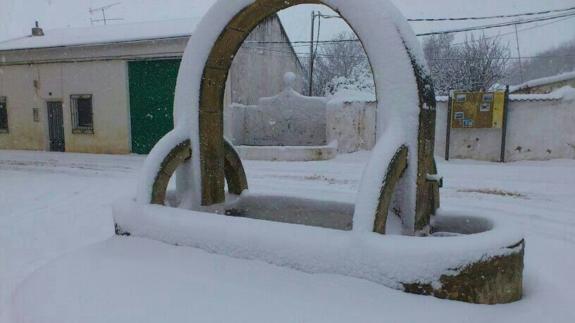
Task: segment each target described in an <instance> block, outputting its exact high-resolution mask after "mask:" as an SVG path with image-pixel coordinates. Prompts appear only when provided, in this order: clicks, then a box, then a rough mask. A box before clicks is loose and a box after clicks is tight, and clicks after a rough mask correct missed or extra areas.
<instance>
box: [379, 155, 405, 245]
mask: <svg viewBox="0 0 575 323" xmlns="http://www.w3.org/2000/svg"><path fill="white" fill-rule="evenodd" d="M407 155H408V149H407V147H406V146H401V147H400V148H399V149H398V150H397V151H396V153H395V155H394V156H393V159H392V160H391V163H390V164H389V167H388V168H387V173H386V174H385V180H384V183H383V186H382V187H381V192H380V195H379V204H378V206H377V213H376V214H375V222H374V224H373V231H374V232H377V233H380V234H385V227H386V224H387V215H388V212H389V207H390V205H391V202H392V198H393V193H394V192H395V189H396V187H397V183H398V182H399V180H400V179H401V177H402V176H403V173H405V170H406V169H407Z"/></svg>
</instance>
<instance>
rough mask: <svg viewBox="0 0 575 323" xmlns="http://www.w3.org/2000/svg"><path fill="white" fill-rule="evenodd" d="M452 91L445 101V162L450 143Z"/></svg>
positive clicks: (447, 157)
mask: <svg viewBox="0 0 575 323" xmlns="http://www.w3.org/2000/svg"><path fill="white" fill-rule="evenodd" d="M452 100H453V91H449V100H448V101H447V102H448V103H447V130H446V132H445V134H446V135H445V160H446V161H448V160H449V147H450V143H451V118H452V116H451V114H452V113H453V111H452V107H451V105H452V103H453V101H452Z"/></svg>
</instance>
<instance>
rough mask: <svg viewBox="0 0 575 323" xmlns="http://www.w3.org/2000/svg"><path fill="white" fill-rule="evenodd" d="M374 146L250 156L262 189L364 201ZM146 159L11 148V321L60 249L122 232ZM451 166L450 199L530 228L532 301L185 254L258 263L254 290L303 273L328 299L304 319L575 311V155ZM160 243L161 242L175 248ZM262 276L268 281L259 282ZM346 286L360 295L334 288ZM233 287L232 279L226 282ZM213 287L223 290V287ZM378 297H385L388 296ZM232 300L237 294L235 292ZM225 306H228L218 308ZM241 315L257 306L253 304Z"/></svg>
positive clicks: (3, 248) (0, 266)
mask: <svg viewBox="0 0 575 323" xmlns="http://www.w3.org/2000/svg"><path fill="white" fill-rule="evenodd" d="M368 156H369V155H368V153H358V154H352V155H346V156H341V157H339V158H338V159H337V160H335V161H327V162H312V163H283V162H247V163H246V171H247V173H248V177H249V180H250V186H251V190H252V191H254V192H256V193H257V192H261V193H283V194H288V195H293V196H304V197H315V198H320V199H328V200H340V201H353V200H354V198H355V192H356V190H357V185H358V183H359V178H360V176H361V172H362V169H363V166H364V163H365V162H366V160H367V158H368ZM142 163H143V158H142V157H136V156H96V155H81V154H57V153H38V152H11V151H0V207H1V208H0V322H3V323H4V322H6V323H8V322H10V321H9V320H8V317H9V312H8V311H9V308H10V303H11V295H12V293H13V291H14V289H15V287H16V286H17V285H18V284H19V283H20V282H22V281H23V280H24V279H25V278H26V276H28V275H29V274H30V273H32V272H33V271H34V270H36V269H37V268H39V267H40V266H42V265H43V264H45V263H46V262H48V261H50V260H51V259H54V258H55V257H58V256H61V255H63V254H66V253H69V252H71V251H74V250H76V249H78V248H81V247H84V246H87V245H90V244H93V243H94V242H98V241H102V240H105V239H107V238H109V237H111V236H112V235H113V222H112V215H111V207H110V204H111V202H112V201H114V200H116V199H120V198H125V197H128V196H132V195H133V193H134V191H135V183H136V179H137V177H138V170H139V168H140V167H141V165H142ZM439 168H440V172H441V173H442V175H443V176H444V177H445V180H446V187H445V188H444V189H443V190H442V204H443V206H444V207H446V208H470V209H474V210H481V211H482V212H486V213H491V214H497V215H498V216H501V217H505V218H507V219H508V220H511V221H513V223H515V224H516V225H517V226H518V227H519V228H521V229H522V230H523V231H524V232H525V235H526V239H527V254H526V269H525V299H524V300H523V301H521V302H519V303H516V304H512V305H505V306H495V307H483V306H470V305H466V304H460V303H454V302H446V301H440V300H435V299H431V298H427V297H420V296H413V295H405V294H402V293H399V292H396V291H391V290H388V289H386V288H384V287H381V286H378V285H375V284H371V283H368V282H363V281H359V280H354V279H347V278H344V277H343V278H342V277H335V276H330V275H315V276H309V275H307V274H303V273H299V272H295V271H291V270H287V269H283V268H276V267H273V266H269V265H265V264H257V265H256V264H253V263H252V262H249V261H242V260H235V259H234V260H231V259H229V260H228V259H225V257H221V256H215V255H208V254H205V253H201V252H197V251H193V250H188V251H180V253H181V255H186V257H191V258H190V260H189V261H190V262H191V263H192V262H194V261H196V262H202V264H204V265H205V266H208V263H214V264H220V265H221V266H224V267H225V268H227V267H228V266H235V267H234V268H235V269H237V270H240V271H242V270H245V271H246V273H249V272H250V270H251V271H252V275H251V276H249V277H252V278H250V279H253V280H254V281H252V282H249V284H248V285H251V283H254V284H253V285H254V286H256V287H253V289H254V290H251V291H252V292H258V293H260V292H262V291H261V290H259V291H257V290H256V289H257V286H262V288H268V287H269V286H272V287H273V288H276V287H278V286H279V287H286V286H283V285H281V284H282V282H284V284H286V283H285V281H288V280H289V281H291V283H292V285H293V284H302V286H299V287H293V288H291V291H292V292H293V293H301V294H305V293H309V295H311V296H309V297H308V296H306V297H305V298H306V299H308V300H311V299H312V296H313V295H315V296H318V297H320V298H323V300H319V301H317V303H316V304H315V306H314V304H313V301H312V304H309V306H310V307H309V308H308V307H305V308H301V311H302V314H301V316H298V315H294V314H293V313H292V315H291V316H289V313H287V312H286V313H284V315H287V316H285V318H284V320H285V321H286V322H287V321H290V320H289V318H290V317H291V318H294V319H295V318H298V317H299V318H301V319H299V320H297V321H302V322H303V321H305V322H317V321H318V320H319V321H323V320H324V319H329V320H330V321H331V322H333V321H341V322H345V321H346V320H348V321H349V320H351V319H353V320H354V321H356V322H364V321H365V322H370V321H378V319H381V318H382V317H386V316H387V317H389V318H390V322H413V321H414V320H419V319H420V318H426V321H429V322H445V321H453V322H485V321H493V322H499V321H501V322H565V323H567V322H574V321H575V308H574V307H573V304H574V303H575V288H573V286H575V277H574V276H573V273H572V271H573V268H575V252H574V251H573V250H574V249H575V161H566V160H560V161H549V162H521V163H511V164H505V165H500V164H494V163H484V162H472V161H451V162H449V163H440V164H439ZM150 248H151V249H154V248H157V249H158V250H161V249H162V248H164V247H162V246H150ZM172 256H174V255H172ZM166 257H169V256H166ZM268 267H270V268H271V269H269V268H268ZM262 268H264V269H265V268H268V269H265V270H263V269H262ZM260 270H263V271H262V273H265V275H264V277H259V276H257V275H253V271H255V272H258V271H260ZM306 275H307V276H306ZM234 277H235V271H233V270H232V271H230V272H228V271H227V270H224V271H223V272H222V273H221V276H218V275H215V274H214V275H211V276H209V277H207V278H212V279H217V280H220V279H221V280H223V281H226V279H229V280H230V281H231V280H233V278H234ZM274 277H275V278H274ZM309 277H315V278H314V279H310V278H309ZM246 279H247V278H246ZM262 279H263V280H264V282H263V283H262V281H256V280H262ZM267 280H269V281H267ZM265 281H267V283H266V282H265ZM271 281H273V283H271ZM276 281H277V282H276ZM289 281H288V282H287V283H290V282H289ZM268 283H269V284H268ZM274 284H275V285H274ZM304 285H305V288H304ZM299 289H302V290H299ZM304 290H305V292H304ZM346 290H347V291H348V292H349V295H355V296H356V297H351V296H349V297H342V298H333V297H335V296H333V295H335V294H337V293H342V292H344V293H345V291H346ZM264 291H265V290H264ZM226 292H227V290H226V289H225V288H223V289H222V293H226ZM360 294H361V295H362V296H361V297H360V296H358V295H360ZM288 295H289V294H288ZM376 295H379V296H376ZM213 296H214V298H215V299H218V298H219V296H221V295H219V296H218V295H217V294H216V295H213ZM375 297H381V299H379V300H378V302H376V301H375V300H376V299H375ZM280 299H281V298H280ZM368 299H371V301H368ZM226 300H227V301H228V302H229V301H230V297H227V298H226ZM283 300H284V301H286V300H287V301H289V302H290V304H291V308H292V310H294V309H295V311H297V310H299V308H298V306H301V304H302V303H300V302H295V301H294V302H291V300H290V299H289V298H288V297H287V296H286V297H284V298H283ZM330 300H333V302H332V301H330ZM242 302H243V301H241V300H238V303H237V304H235V305H233V304H232V305H230V306H232V307H236V306H237V307H238V309H239V308H241V306H240V304H242ZM340 302H343V303H340ZM360 302H361V303H362V304H361V306H360ZM382 303H387V304H388V305H386V308H388V309H389V310H390V311H391V312H390V313H389V314H387V315H386V314H384V313H381V312H379V311H380V310H382V308H380V306H381V304H382ZM344 304H347V305H348V306H349V308H350V309H353V308H354V306H356V305H357V306H358V307H357V308H358V310H359V309H360V308H361V310H362V312H361V313H359V312H355V313H354V312H353V310H351V311H352V312H351V313H348V315H343V316H339V317H338V316H337V315H335V314H334V313H338V312H339V311H341V308H342V306H345V305H344ZM378 304H379V305H378ZM211 306H212V307H213V304H212V305H211ZM402 306H403V307H408V306H409V307H412V306H413V307H415V308H422V307H423V308H425V309H428V310H429V311H430V313H429V315H428V314H427V313H422V314H425V315H422V316H421V317H420V316H418V315H416V314H409V313H403V314H402V311H400V310H398V309H395V310H393V307H397V308H401V307H402ZM314 307H315V308H314ZM425 309H424V310H423V311H424V312H425V311H426V310H425ZM213 310H214V311H217V308H214V309H213ZM437 311H440V312H442V313H439V312H437ZM204 313H206V312H205V310H204ZM322 313H323V314H322ZM326 313H332V314H329V315H328V314H326ZM463 313H465V315H463ZM239 314H240V315H241V314H243V315H247V314H246V313H245V312H241V311H240V313H239ZM462 315H463V316H462ZM446 316H447V317H449V319H448V320H446ZM216 317H221V316H215V317H214V318H212V320H217V319H216ZM260 317H262V318H263V317H265V315H264V316H260ZM319 318H322V319H321V320H320V319H319ZM457 318H459V320H458V319H457ZM499 319H501V320H499ZM255 321H258V320H255ZM292 321H293V320H292Z"/></svg>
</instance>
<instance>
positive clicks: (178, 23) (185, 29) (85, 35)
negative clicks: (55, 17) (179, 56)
mask: <svg viewBox="0 0 575 323" xmlns="http://www.w3.org/2000/svg"><path fill="white" fill-rule="evenodd" d="M200 20H201V18H189V19H177V20H166V21H153V22H140V23H130V24H111V25H105V26H92V27H83V28H62V29H52V30H45V31H44V34H45V35H44V36H26V37H21V38H16V39H12V40H8V41H4V42H0V51H8V50H23V49H37V48H52V47H67V46H85V45H100V44H110V43H119V42H130V41H141V40H153V39H162V38H176V37H186V36H188V37H189V36H190V35H191V34H192V32H193V31H194V30H195V29H196V26H197V24H198V23H199V22H200Z"/></svg>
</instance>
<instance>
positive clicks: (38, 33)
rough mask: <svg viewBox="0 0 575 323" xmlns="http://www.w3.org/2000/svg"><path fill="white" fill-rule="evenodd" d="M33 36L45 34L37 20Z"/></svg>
mask: <svg viewBox="0 0 575 323" xmlns="http://www.w3.org/2000/svg"><path fill="white" fill-rule="evenodd" d="M32 36H44V30H42V28H40V25H39V24H38V22H37V21H36V27H34V28H32Z"/></svg>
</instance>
